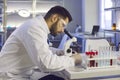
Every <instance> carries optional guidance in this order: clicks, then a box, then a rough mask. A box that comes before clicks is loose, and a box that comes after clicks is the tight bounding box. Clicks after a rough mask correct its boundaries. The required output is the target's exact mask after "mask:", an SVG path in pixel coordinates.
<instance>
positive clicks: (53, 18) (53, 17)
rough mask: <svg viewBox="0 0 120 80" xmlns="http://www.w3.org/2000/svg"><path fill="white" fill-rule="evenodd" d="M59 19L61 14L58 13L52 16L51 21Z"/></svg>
mask: <svg viewBox="0 0 120 80" xmlns="http://www.w3.org/2000/svg"><path fill="white" fill-rule="evenodd" d="M58 19H59V16H58V15H57V14H53V15H52V16H51V22H53V23H55V22H56V21H57V20H58Z"/></svg>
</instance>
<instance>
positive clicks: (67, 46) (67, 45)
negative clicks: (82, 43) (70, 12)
mask: <svg viewBox="0 0 120 80" xmlns="http://www.w3.org/2000/svg"><path fill="white" fill-rule="evenodd" d="M64 32H65V34H67V35H68V36H69V37H70V39H69V40H68V41H67V42H66V43H65V46H64V53H65V55H67V56H71V55H72V49H71V48H70V45H71V43H73V42H77V39H76V38H75V37H73V36H72V35H71V34H70V33H69V32H68V31H67V30H66V29H65V30H64Z"/></svg>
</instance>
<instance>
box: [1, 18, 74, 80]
mask: <svg viewBox="0 0 120 80" xmlns="http://www.w3.org/2000/svg"><path fill="white" fill-rule="evenodd" d="M49 33H50V32H49V29H48V26H47V24H46V22H45V20H44V18H43V17H42V16H39V17H36V18H33V19H31V20H28V21H26V22H25V23H24V24H22V25H21V26H20V27H19V28H17V29H16V30H15V31H14V32H13V33H12V34H11V35H10V37H9V38H8V39H7V41H6V43H5V44H4V46H3V48H2V50H1V53H0V74H2V77H4V76H6V77H7V79H6V80H13V79H14V80H30V77H31V75H32V74H33V73H34V72H33V68H34V67H36V66H37V67H38V68H39V70H40V71H41V74H42V73H43V74H44V73H51V72H56V71H62V70H64V69H65V68H67V67H70V66H74V65H75V64H74V59H73V58H71V57H68V56H57V55H56V54H55V53H53V52H56V51H53V52H52V51H51V50H50V48H49V45H48V43H47V38H48V34H49ZM3 74H4V75H3ZM2 77H0V78H2Z"/></svg>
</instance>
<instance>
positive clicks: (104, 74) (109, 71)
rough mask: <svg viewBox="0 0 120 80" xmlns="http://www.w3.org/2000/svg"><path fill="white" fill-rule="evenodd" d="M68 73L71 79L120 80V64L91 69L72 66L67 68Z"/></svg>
mask: <svg viewBox="0 0 120 80" xmlns="http://www.w3.org/2000/svg"><path fill="white" fill-rule="evenodd" d="M66 75H67V76H68V77H69V79H70V80H102V79H104V80H111V78H112V80H120V66H116V67H113V68H101V69H90V70H86V69H81V68H78V67H70V68H68V69H66Z"/></svg>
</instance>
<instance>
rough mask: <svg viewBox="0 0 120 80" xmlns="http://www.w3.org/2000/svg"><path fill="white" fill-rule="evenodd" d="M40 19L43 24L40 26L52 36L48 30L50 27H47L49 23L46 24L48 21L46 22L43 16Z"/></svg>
mask: <svg viewBox="0 0 120 80" xmlns="http://www.w3.org/2000/svg"><path fill="white" fill-rule="evenodd" d="M37 18H38V20H41V21H40V22H42V23H41V24H40V26H43V25H44V26H43V27H44V28H43V29H44V30H45V31H46V32H47V34H50V30H49V28H48V25H47V23H46V21H45V19H44V18H43V16H41V15H40V16H38V17H37Z"/></svg>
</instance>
